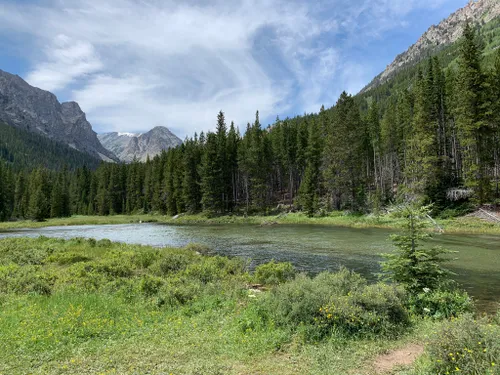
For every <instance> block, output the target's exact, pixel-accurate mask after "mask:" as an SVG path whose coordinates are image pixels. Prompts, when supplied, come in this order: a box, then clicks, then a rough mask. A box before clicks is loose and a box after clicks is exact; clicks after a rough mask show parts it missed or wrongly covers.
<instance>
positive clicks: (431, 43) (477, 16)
mask: <svg viewBox="0 0 500 375" xmlns="http://www.w3.org/2000/svg"><path fill="white" fill-rule="evenodd" d="M496 17H500V0H477V1H470V2H469V3H468V4H467V5H466V6H465V7H463V8H461V9H459V10H457V11H456V12H455V13H453V14H452V15H451V16H449V17H448V18H447V19H445V20H443V21H442V22H441V23H439V24H438V25H437V26H436V25H433V26H431V27H430V28H429V29H428V30H427V31H426V32H425V33H424V34H423V35H422V36H421V37H420V39H418V41H417V42H416V43H415V44H414V45H412V46H411V47H410V48H409V49H408V50H407V51H406V52H404V53H402V54H400V55H398V56H397V57H396V59H395V60H394V61H393V62H392V63H391V64H390V65H388V66H387V68H386V69H385V70H384V71H383V72H382V73H381V74H379V75H378V76H377V77H375V78H374V79H373V81H372V82H370V84H369V85H368V86H366V87H365V88H364V89H363V90H361V92H365V91H368V90H369V89H371V88H374V87H377V86H378V85H381V84H383V83H385V82H387V81H388V80H390V79H391V78H392V77H393V76H394V75H395V74H396V73H397V72H399V71H400V70H401V69H403V68H404V67H406V66H410V65H413V64H416V63H418V62H419V61H421V60H422V59H423V58H425V57H427V56H428V55H429V53H432V52H434V51H438V50H440V49H441V48H444V47H446V46H448V45H450V44H452V43H454V42H456V41H457V40H458V39H459V38H460V37H461V35H462V32H463V27H464V25H465V23H466V22H467V21H469V22H471V23H486V22H489V21H491V20H493V19H494V18H496Z"/></svg>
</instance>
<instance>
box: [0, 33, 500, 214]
mask: <svg viewBox="0 0 500 375" xmlns="http://www.w3.org/2000/svg"><path fill="white" fill-rule="evenodd" d="M495 35H496V34H495ZM493 39H495V40H496V36H495V37H494V38H493ZM486 45H491V43H488V44H486ZM484 48H485V43H484V37H482V38H479V37H478V36H477V35H476V33H475V31H474V29H473V28H472V27H470V26H467V27H466V28H465V31H464V37H463V38H462V40H461V41H460V42H459V44H458V45H456V46H453V47H450V51H452V50H453V51H456V53H457V58H454V57H453V58H452V55H447V54H446V52H445V51H443V52H442V54H444V55H442V56H441V58H439V57H432V58H429V59H428V61H426V62H425V63H422V64H420V65H419V66H417V67H416V68H415V72H414V74H413V73H412V72H411V71H407V72H404V73H401V75H400V76H399V77H396V79H395V80H394V82H393V83H391V84H392V85H393V86H392V89H388V87H389V86H381V87H379V88H377V89H376V91H373V92H369V93H366V94H364V95H363V96H360V97H352V96H350V95H348V94H347V93H343V94H342V95H341V96H340V98H339V100H338V102H337V103H336V105H335V106H334V107H333V108H331V109H328V110H325V109H324V108H322V109H321V111H320V113H319V114H317V115H307V116H301V117H296V118H293V119H285V120H279V119H277V120H276V122H275V123H274V124H272V125H271V126H269V127H268V128H265V129H264V128H262V126H261V123H260V120H259V116H258V112H257V116H256V118H255V121H254V122H253V123H252V124H248V125H247V127H246V130H245V132H244V134H243V135H240V134H239V132H238V131H237V129H236V127H235V126H234V124H231V125H230V126H229V128H228V126H227V125H226V119H225V117H224V113H223V112H220V113H219V115H218V118H217V131H216V132H215V133H208V134H203V133H202V134H200V135H199V136H197V135H195V136H194V137H193V138H192V139H187V140H186V141H185V142H184V144H182V145H181V146H179V147H177V148H175V149H171V150H169V151H168V152H164V153H162V154H161V155H160V156H157V157H155V158H154V159H153V160H148V161H147V162H146V163H139V162H133V163H131V164H129V165H119V164H103V165H101V166H100V167H99V168H98V169H97V170H96V171H95V172H92V171H90V170H89V169H86V168H84V169H79V170H77V171H76V172H70V171H67V170H64V171H61V172H59V173H53V172H48V171H46V170H44V169H37V170H35V171H33V172H32V173H31V175H29V176H28V175H26V174H24V173H19V174H17V176H16V175H15V174H14V173H12V172H11V171H9V170H8V169H6V168H5V167H2V168H3V169H2V170H0V175H1V174H2V173H3V176H0V177H1V181H3V183H4V187H0V191H2V193H3V196H2V197H0V212H3V214H2V215H3V216H2V218H3V219H6V218H9V217H12V216H14V217H30V218H34V219H43V218H45V217H49V216H54V217H55V216H65V215H70V214H74V213H78V214H100V215H107V214H118V213H134V212H158V213H167V214H169V215H175V214H177V213H181V212H190V213H194V212H199V211H205V212H208V213H212V214H223V213H227V212H235V211H236V212H241V213H252V212H260V213H262V212H264V213H265V212H268V211H269V210H270V209H274V208H276V207H277V205H278V204H282V205H290V206H293V207H295V208H297V209H301V210H304V211H305V212H307V213H308V214H309V215H321V214H324V213H327V212H328V211H330V210H333V209H337V210H339V209H344V210H351V211H370V210H378V209H379V208H380V207H381V206H383V205H384V204H387V203H389V202H394V201H408V200H422V201H426V202H434V203H435V207H436V210H442V209H444V208H446V207H449V206H453V205H456V204H461V203H465V202H473V203H477V204H481V203H486V202H498V201H499V199H500V192H499V183H500V180H499V175H500V49H496V51H495V52H494V54H491V53H490V55H488V56H487V58H484V57H483V49H484ZM490 49H491V48H490ZM488 51H490V50H488ZM490 52H491V51H490ZM450 53H451V52H450ZM454 53H455V52H454ZM443 56H445V57H443ZM446 56H448V57H449V58H448V60H447V59H446ZM444 66H446V67H447V68H446V69H445V68H443V67H444ZM405 82H406V83H405ZM384 87H385V90H386V91H384ZM365 102H366V103H367V104H366V105H364V103H365ZM364 108H366V109H364ZM5 186H7V188H6V187H5ZM9 187H10V189H9ZM2 207H3V208H2Z"/></svg>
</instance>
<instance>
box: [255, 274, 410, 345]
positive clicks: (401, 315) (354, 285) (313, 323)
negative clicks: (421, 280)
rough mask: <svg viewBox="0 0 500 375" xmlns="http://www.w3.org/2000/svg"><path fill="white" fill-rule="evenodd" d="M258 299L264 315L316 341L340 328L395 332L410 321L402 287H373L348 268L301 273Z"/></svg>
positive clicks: (354, 331) (352, 332) (349, 332)
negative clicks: (330, 271)
mask: <svg viewBox="0 0 500 375" xmlns="http://www.w3.org/2000/svg"><path fill="white" fill-rule="evenodd" d="M257 303H258V304H259V307H260V310H259V311H260V314H261V317H262V318H263V319H266V320H267V321H269V322H272V323H273V324H276V325H277V326H281V327H288V328H289V329H291V330H296V329H297V328H298V327H300V329H301V330H302V331H303V332H304V333H305V334H306V338H308V339H315V340H316V339H321V338H323V337H325V336H326V335H329V334H332V333H334V332H337V333H341V334H346V335H358V334H360V335H369V334H387V335H389V334H391V332H392V330H393V328H394V327H396V326H402V325H406V324H408V323H409V319H408V316H407V314H406V311H405V309H404V293H403V291H402V290H401V289H398V288H396V287H394V286H388V285H385V284H380V283H379V284H375V285H367V283H366V281H365V280H364V279H363V278H362V277H361V276H359V275H358V274H355V273H352V272H349V271H347V270H345V269H343V270H341V271H340V272H338V273H327V272H325V273H322V274H320V275H318V276H316V277H315V278H313V279H311V278H308V277H307V276H305V275H299V276H298V277H297V278H295V280H293V281H290V282H288V283H286V284H282V285H279V286H278V287H276V288H275V289H273V291H272V292H271V293H269V294H268V295H264V296H263V297H262V298H260V299H259V300H258V301H257Z"/></svg>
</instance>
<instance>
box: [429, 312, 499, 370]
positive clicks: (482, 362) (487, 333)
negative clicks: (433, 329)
mask: <svg viewBox="0 0 500 375" xmlns="http://www.w3.org/2000/svg"><path fill="white" fill-rule="evenodd" d="M427 350H428V353H429V356H430V367H431V368H430V372H431V373H432V374H439V375H441V374H443V375H444V374H467V375H498V374H500V364H499V363H498V362H499V358H500V326H498V325H497V324H495V323H492V322H487V321H485V320H480V321H478V320H474V319H473V318H472V316H470V315H469V316H464V317H462V318H460V319H454V320H452V321H450V322H446V323H445V324H444V326H443V328H442V329H441V330H440V331H439V332H437V334H436V337H435V338H434V339H433V341H432V342H431V343H430V345H429V346H428V348H427Z"/></svg>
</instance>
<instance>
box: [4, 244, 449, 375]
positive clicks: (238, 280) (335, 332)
mask: <svg viewBox="0 0 500 375" xmlns="http://www.w3.org/2000/svg"><path fill="white" fill-rule="evenodd" d="M202 252H203V249H202V248H201V247H199V246H195V245H191V246H189V247H188V248H184V249H170V248H165V249H157V248H152V247H147V246H137V245H125V244H119V243H111V242H110V241H107V240H101V241H95V240H85V239H73V240H67V241H65V240H60V239H49V238H45V237H40V238H38V239H27V238H17V239H3V240H0V374H2V375H7V374H9V375H17V374H75V373H77V374H204V375H206V374H208V375H210V374H281V375H287V374H298V373H301V374H370V373H372V369H373V366H372V363H373V360H374V358H375V357H376V356H377V355H378V354H381V353H385V352H386V351H388V350H390V349H394V348H398V347H401V346H404V345H406V344H407V343H409V342H414V343H424V342H426V341H428V340H429V339H430V338H431V337H432V336H433V332H435V331H436V330H437V329H438V328H439V327H440V326H441V325H442V323H441V322H438V321H432V320H424V319H421V318H415V317H413V318H411V319H410V320H409V321H408V320H407V318H405V317H404V316H400V318H398V319H402V320H397V321H394V320H393V319H395V318H394V317H392V315H391V314H393V313H392V312H391V313H389V314H388V315H384V314H385V313H384V311H385V309H386V308H387V309H389V310H388V311H393V310H392V309H393V308H396V309H400V308H401V305H400V303H401V302H398V301H400V300H399V299H398V298H400V297H398V293H399V292H397V293H396V288H394V287H390V286H383V285H380V286H367V285H366V282H365V281H364V280H363V279H362V278H361V277H360V276H358V275H355V274H350V273H349V272H347V271H342V272H340V273H337V274H327V273H325V274H322V275H320V276H317V277H316V278H315V279H309V278H307V277H305V276H300V277H297V278H296V279H293V275H292V271H291V270H290V269H289V267H288V266H286V267H284V266H282V265H279V264H278V265H276V264H275V265H273V264H271V265H267V266H265V267H264V268H262V270H261V271H260V272H256V275H254V274H251V273H249V272H248V271H247V269H246V264H245V263H244V262H243V261H242V260H239V259H229V258H225V257H212V256H204V255H201V253H202ZM284 271H286V272H284ZM273 272H276V276H277V277H273ZM263 275H265V277H264V278H263ZM278 276H279V277H278ZM257 279H259V280H260V281H262V280H271V281H270V282H272V284H269V285H268V286H267V288H265V291H263V292H258V291H255V290H250V289H249V286H248V285H249V284H252V283H255V282H256V281H257ZM280 282H281V283H280ZM276 283H278V284H277V285H276ZM377 288H380V290H381V293H380V294H379V295H377V296H376V297H373V295H372V294H370V293H374V291H376V290H378V289H377ZM346 293H347V294H346ZM384 293H388V294H387V296H388V299H386V297H384ZM394 293H396V294H394ZM375 300H376V301H375ZM325 301H330V302H329V303H328V306H329V307H330V308H333V305H334V303H333V302H332V301H335V305H336V306H340V307H339V309H338V310H336V311H335V312H332V313H333V318H328V317H327V316H326V315H325V314H324V313H323V315H321V314H320V313H319V312H318V311H319V310H318V309H317V307H318V306H324V303H325ZM357 301H361V304H359V302H357ZM372 301H373V302H372ZM372 303H373V306H374V308H375V309H379V310H377V311H379V313H378V314H377V316H379V317H380V318H381V320H382V322H381V323H378V322H377V321H371V323H370V324H372V325H374V326H373V327H375V326H376V327H378V328H376V329H375V328H373V329H372V328H371V327H372V326H369V327H367V326H362V325H361V326H360V325H359V324H358V323H359V321H358V323H356V324H357V326H353V325H352V323H351V322H350V318H349V319H348V321H347V322H346V321H344V322H343V323H338V324H337V323H333V324H332V323H331V322H333V320H334V319H336V318H340V320H342V319H343V318H346V317H349V316H350V315H348V314H351V312H352V311H360V315H359V316H366V317H368V319H371V317H373V315H371V314H370V313H369V311H368V310H363V309H369V308H368V307H366V306H370V304H372ZM300 306H304V307H307V309H305V310H304V309H303V308H299V307H300ZM311 306H313V308H312V309H311ZM314 306H316V308H314ZM398 306H399V307H398ZM352 309H355V310H352ZM360 309H361V310H360ZM308 311H309V312H308ZM363 311H364V312H363ZM368 315H370V316H368ZM313 317H314V318H321V317H323V318H324V319H327V318H328V319H331V320H330V323H329V324H326V325H325V324H323V323H324V320H323V321H322V322H320V323H317V320H315V319H313ZM357 317H358V315H356V316H353V318H357ZM299 321H300V322H299ZM367 322H368V321H367ZM408 323H409V324H408ZM318 324H319V325H318ZM325 327H326V328H325ZM353 327H354V328H353ZM391 327H392V328H391ZM318 328H320V329H321V330H322V331H321V332H322V334H321V335H316V334H315V333H316V332H318V331H317V330H318ZM379 328H380V329H379ZM325 329H326V331H325ZM420 366H424V365H420ZM408 371H410V370H408Z"/></svg>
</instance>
